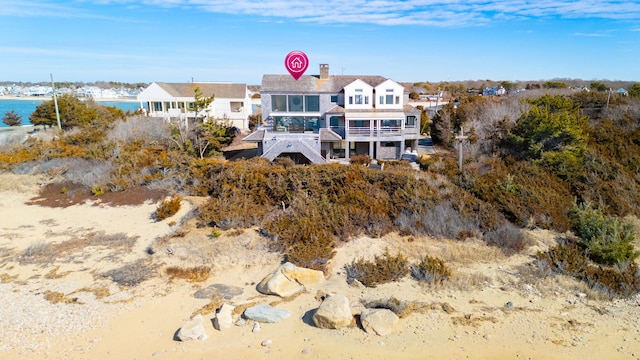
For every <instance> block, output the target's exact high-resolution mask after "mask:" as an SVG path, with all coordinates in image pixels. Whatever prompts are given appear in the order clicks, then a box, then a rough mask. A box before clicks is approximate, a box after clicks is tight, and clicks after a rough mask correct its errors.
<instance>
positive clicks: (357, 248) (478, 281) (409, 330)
mask: <svg viewBox="0 0 640 360" xmlns="http://www.w3.org/2000/svg"><path fill="white" fill-rule="evenodd" d="M47 181H48V179H44V178H36V177H29V176H17V175H9V174H4V175H0V184H2V185H0V213H1V215H2V216H0V254H1V255H0V256H1V257H0V279H1V280H2V283H0V299H2V300H3V301H2V302H3V303H2V306H0V339H2V340H0V354H1V357H2V358H3V359H42V358H47V359H102V358H111V359H134V358H135V359H149V358H160V359H162V358H166V359H200V358H210V359H300V358H320V359H367V360H371V359H637V358H640V322H639V318H640V311H639V310H640V308H639V304H640V297H635V298H633V299H625V300H606V299H602V300H600V299H598V295H597V293H595V292H593V291H589V290H588V289H586V288H585V287H584V286H583V285H582V284H580V283H577V282H575V281H573V280H571V279H568V278H566V277H562V276H549V277H546V278H536V277H534V276H527V272H526V268H527V266H528V265H526V264H528V263H531V261H532V257H531V256H530V255H531V254H532V253H535V251H536V250H537V249H544V248H546V247H547V246H549V245H550V244H552V243H553V240H552V239H553V234H549V233H547V232H544V231H540V230H538V231H533V232H532V234H531V235H532V236H533V237H535V239H536V245H535V246H534V247H533V248H532V249H530V251H529V253H528V254H520V255H515V256H511V257H506V256H504V255H502V254H500V253H499V252H498V251H497V250H495V249H491V248H487V247H486V246H484V245H482V244H480V243H476V242H473V241H468V242H463V243H461V242H453V241H438V240H435V239H431V238H420V239H415V238H414V239H408V238H406V237H401V236H398V235H397V234H390V235H388V236H385V237H383V238H381V239H372V238H367V237H361V238H359V239H356V240H354V241H351V242H349V243H346V244H344V245H342V246H341V247H340V248H339V249H338V251H337V254H336V257H335V258H334V259H333V260H332V266H331V268H330V271H329V272H328V274H327V279H326V280H325V281H324V282H322V283H320V284H318V285H317V286H314V287H313V288H308V289H306V291H305V292H304V293H303V294H301V295H300V296H298V297H295V298H293V299H286V300H284V301H282V299H280V298H278V297H276V296H266V295H261V294H259V293H258V292H257V291H256V283H258V282H259V281H260V280H261V279H262V278H263V277H264V276H265V275H267V274H268V273H269V272H271V271H272V270H274V269H275V268H276V267H277V266H278V265H279V262H280V260H281V257H280V256H278V254H274V253H270V252H269V251H267V248H266V245H265V241H266V240H264V239H263V238H261V237H260V236H259V235H258V233H257V231H255V229H248V230H244V231H243V232H231V231H229V232H225V233H223V234H222V235H221V236H220V237H218V238H212V237H211V236H210V233H211V229H199V228H196V227H195V225H194V223H193V220H186V218H184V217H185V215H186V214H187V213H188V211H189V210H190V208H191V206H192V205H191V204H195V203H197V202H198V201H201V199H198V198H187V199H185V200H184V201H183V206H182V209H181V211H180V213H178V214H177V215H176V216H174V217H172V218H169V219H166V220H164V221H161V222H155V221H153V220H152V219H151V214H152V213H153V211H154V210H155V208H156V205H155V204H153V203H145V204H143V205H139V206H122V207H111V206H107V205H105V204H100V203H85V204H81V205H73V206H69V207H66V208H48V207H42V206H39V205H28V203H29V201H30V199H31V198H33V197H34V196H36V194H37V191H38V189H39V188H40V186H41V185H42V184H43V183H45V182H47ZM183 218H184V219H185V220H184V223H183V224H182V220H183ZM169 234H174V236H173V237H172V236H169ZM385 249H389V250H390V251H391V252H396V251H401V252H403V253H405V254H406V255H407V256H409V257H410V258H411V259H412V260H415V259H417V258H418V257H420V256H422V255H424V254H426V253H429V254H433V255H438V256H440V257H442V258H444V259H445V260H447V262H448V263H449V264H450V265H451V266H452V267H453V268H454V275H455V276H454V277H455V278H454V279H452V280H450V281H451V282H450V283H449V284H444V285H442V286H439V287H434V286H426V285H424V284H421V283H419V282H417V281H415V280H412V279H411V278H409V277H407V278H405V279H403V280H402V281H400V282H397V283H390V284H384V285H380V286H378V287H376V288H364V287H357V286H350V285H348V284H347V281H346V275H345V271H344V268H343V266H344V264H346V263H350V262H351V261H353V260H354V259H357V258H371V257H373V255H375V254H380V253H382V252H383V251H384V250H385ZM134 263H135V264H142V265H144V266H148V269H149V271H150V275H151V276H150V278H149V279H148V280H146V281H143V282H141V283H140V284H139V285H137V286H121V285H118V284H116V283H115V282H114V281H112V278H110V277H108V276H105V274H107V273H109V271H110V270H114V269H122V268H123V266H125V265H127V264H134ZM142 265H140V266H142ZM167 266H180V267H192V266H209V267H211V269H212V274H211V276H210V277H209V278H208V279H207V280H206V281H204V282H202V283H190V282H187V281H185V280H179V279H170V278H169V277H168V276H167V275H166V272H165V271H164V270H165V269H166V268H167ZM523 269H524V270H523ZM211 284H225V285H230V286H236V287H239V288H241V289H242V294H240V295H237V296H235V297H233V298H232V299H231V300H229V302H230V303H233V304H235V305H242V304H246V303H264V304H276V305H275V306H277V307H279V308H283V309H286V310H289V311H291V312H292V314H293V316H291V317H289V318H287V319H285V320H283V321H282V322H280V323H277V324H261V327H260V331H258V332H253V331H252V329H253V327H252V322H251V321H244V325H242V324H243V322H240V323H238V324H236V326H233V327H232V328H230V329H228V330H225V331H218V330H215V329H214V328H213V326H212V324H211V323H210V322H208V321H207V322H205V330H206V333H207V335H208V339H207V340H201V341H199V340H194V341H188V342H179V341H175V340H173V338H174V334H175V332H176V331H177V330H178V329H179V327H180V326H181V325H182V324H183V323H184V322H185V321H186V320H188V319H189V318H190V317H191V315H192V314H193V313H194V312H196V311H198V310H199V309H201V308H202V307H204V306H205V305H207V304H208V302H209V301H208V300H203V299H197V298H195V297H194V296H193V295H194V293H195V292H196V291H197V290H198V289H201V288H203V287H206V286H209V285H211ZM324 293H340V294H343V295H345V296H347V298H348V299H349V300H350V303H351V305H352V307H358V306H360V307H362V306H363V305H362V304H363V303H367V302H371V301H374V300H384V299H389V298H391V297H395V298H396V299H399V300H402V301H411V302H414V303H416V304H417V303H421V304H426V305H428V306H427V307H426V310H425V311H423V312H415V313H412V314H411V315H409V316H408V317H405V318H402V319H401V320H400V325H399V327H398V329H397V331H396V332H395V333H393V334H391V335H389V336H386V337H381V336H377V335H371V334H367V333H366V332H365V331H364V330H362V329H361V328H359V327H357V326H356V327H352V328H345V329H340V330H324V329H319V328H316V327H314V326H312V325H311V324H309V321H308V315H309V311H312V310H313V309H315V308H317V307H318V306H319V304H320V301H321V300H320V299H319V294H324ZM56 299H57V300H59V301H61V302H58V303H54V302H55V301H56ZM444 304H446V306H443V305H444ZM445 309H446V311H445ZM213 316H214V314H211V313H209V314H207V315H205V318H206V319H211V318H213ZM240 325H242V326H240ZM265 340H270V344H269V345H266V346H263V345H262V344H263V342H264V341H265ZM265 344H266V343H265Z"/></svg>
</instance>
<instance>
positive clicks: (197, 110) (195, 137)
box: [171, 87, 236, 159]
mask: <svg viewBox="0 0 640 360" xmlns="http://www.w3.org/2000/svg"><path fill="white" fill-rule="evenodd" d="M194 98H195V101H194V102H193V104H192V107H191V110H193V112H194V126H193V127H192V128H189V125H188V123H182V122H180V123H177V124H174V125H173V129H172V132H171V133H172V140H173V141H174V142H175V143H176V144H177V145H178V146H179V147H180V148H182V149H183V150H185V151H186V152H187V153H189V154H190V155H191V156H195V157H199V158H201V159H202V158H205V157H208V156H215V155H218V154H219V151H220V148H221V147H222V146H224V145H227V144H230V143H231V142H232V141H233V138H234V137H235V130H236V129H235V128H234V127H231V126H228V125H227V124H226V123H224V119H222V120H218V119H211V118H209V115H208V114H207V112H206V110H207V109H208V108H209V106H210V105H211V103H212V102H213V100H214V99H215V95H211V96H204V95H203V93H202V90H201V89H200V87H196V88H195V89H194Z"/></svg>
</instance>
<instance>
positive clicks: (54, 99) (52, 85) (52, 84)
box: [51, 74, 62, 130]
mask: <svg viewBox="0 0 640 360" xmlns="http://www.w3.org/2000/svg"><path fill="white" fill-rule="evenodd" d="M51 89H52V90H53V103H54V105H55V106H56V119H57V120H58V130H62V124H61V123H60V110H58V97H57V96H56V85H55V84H54V83H53V74H51Z"/></svg>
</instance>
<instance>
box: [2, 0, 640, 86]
mask: <svg viewBox="0 0 640 360" xmlns="http://www.w3.org/2000/svg"><path fill="white" fill-rule="evenodd" d="M291 50H301V51H304V52H305V53H306V54H307V55H308V57H309V69H308V70H307V72H306V74H317V73H318V66H319V64H322V63H326V64H329V66H330V73H332V74H345V75H382V76H385V77H388V78H391V79H393V80H396V81H400V82H418V81H457V80H481V79H482V80H484V79H490V80H509V81H526V80H547V79H554V78H571V79H575V78H580V79H584V80H629V81H640V2H638V1H614V0H601V1H593V0H585V1H567V0H540V1H533V0H503V1H492V0H451V1H439V0H376V1H369V0H352V1H344V0H338V1H334V0H327V1H316V0H308V1H298V0H289V1H286V0H260V1H255V0H220V1H216V0H142V1H129V0H55V1H54V0H0V81H33V82H38V81H47V80H48V79H49V74H51V73H53V75H54V77H55V79H56V81H85V82H92V81H100V80H105V81H121V82H132V83H133V82H152V81H167V82H189V81H191V80H192V79H194V80H195V81H231V82H239V83H247V84H256V85H257V84H260V81H261V78H262V75H263V74H265V73H268V74H286V73H287V72H286V69H285V68H284V65H283V62H284V57H285V56H286V54H287V53H289V52H290V51H291Z"/></svg>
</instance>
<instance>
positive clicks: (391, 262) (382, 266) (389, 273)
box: [345, 250, 409, 287]
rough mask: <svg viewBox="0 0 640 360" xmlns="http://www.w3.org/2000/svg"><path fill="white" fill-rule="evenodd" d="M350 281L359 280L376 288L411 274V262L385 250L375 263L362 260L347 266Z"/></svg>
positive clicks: (375, 259)
mask: <svg viewBox="0 0 640 360" xmlns="http://www.w3.org/2000/svg"><path fill="white" fill-rule="evenodd" d="M345 270H346V272H347V277H348V279H349V280H358V281H359V282H361V283H362V284H363V285H365V286H368V287H376V285H378V284H384V283H388V282H392V281H397V280H400V279H402V278H403V277H404V276H405V275H407V273H408V272H409V261H408V260H407V258H406V257H405V256H404V255H402V254H400V253H398V254H397V255H395V256H392V255H391V254H389V251H388V250H385V252H384V254H383V255H382V256H376V257H375V258H374V260H373V261H367V260H364V259H360V260H358V261H355V260H354V261H353V262H351V264H350V265H345Z"/></svg>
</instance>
